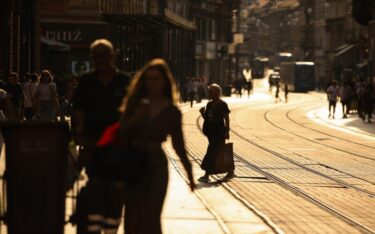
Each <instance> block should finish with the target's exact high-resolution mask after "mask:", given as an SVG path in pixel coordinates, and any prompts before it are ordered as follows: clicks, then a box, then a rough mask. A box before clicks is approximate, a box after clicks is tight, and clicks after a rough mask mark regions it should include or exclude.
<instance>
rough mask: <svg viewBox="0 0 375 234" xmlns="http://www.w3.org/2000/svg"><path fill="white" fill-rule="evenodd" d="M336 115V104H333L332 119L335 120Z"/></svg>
mask: <svg viewBox="0 0 375 234" xmlns="http://www.w3.org/2000/svg"><path fill="white" fill-rule="evenodd" d="M335 113H336V102H334V103H333V113H332V118H333V119H334V118H335Z"/></svg>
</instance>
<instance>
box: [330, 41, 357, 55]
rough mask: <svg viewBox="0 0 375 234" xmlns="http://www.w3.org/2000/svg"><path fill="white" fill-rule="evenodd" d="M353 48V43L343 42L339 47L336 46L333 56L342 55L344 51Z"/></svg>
mask: <svg viewBox="0 0 375 234" xmlns="http://www.w3.org/2000/svg"><path fill="white" fill-rule="evenodd" d="M353 48H354V45H348V44H345V45H342V46H340V47H338V48H337V49H336V53H335V55H334V56H335V57H338V56H340V55H343V54H345V53H346V52H348V51H350V50H351V49H353Z"/></svg>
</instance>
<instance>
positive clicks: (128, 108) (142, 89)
mask: <svg viewBox="0 0 375 234" xmlns="http://www.w3.org/2000/svg"><path fill="white" fill-rule="evenodd" d="M151 69H155V70H157V71H159V72H160V74H161V75H162V77H163V78H164V79H165V81H166V82H165V87H164V90H163V96H164V97H165V98H167V99H168V100H169V101H170V102H171V103H173V104H174V105H176V104H177V87H176V81H175V79H174V77H173V75H172V72H171V70H170V69H169V66H168V64H167V62H166V61H165V60H164V59H161V58H156V59H153V60H151V61H150V62H148V63H147V64H146V65H145V66H144V67H143V68H142V69H141V70H139V71H138V72H137V73H136V74H135V77H134V79H133V80H132V82H131V84H130V86H129V89H128V94H127V95H126V96H125V98H124V101H123V103H122V105H121V107H120V109H119V110H120V111H121V112H124V113H125V115H128V114H131V113H133V111H134V109H135V108H136V107H137V106H138V105H139V104H140V102H141V100H142V99H144V98H146V97H147V95H148V90H147V87H146V83H145V74H146V72H147V71H149V70H151Z"/></svg>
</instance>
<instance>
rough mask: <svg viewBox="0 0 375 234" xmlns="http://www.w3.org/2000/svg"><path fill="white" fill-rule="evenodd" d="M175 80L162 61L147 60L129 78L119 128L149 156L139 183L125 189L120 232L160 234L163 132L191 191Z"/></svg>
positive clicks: (164, 163) (165, 181)
mask: <svg viewBox="0 0 375 234" xmlns="http://www.w3.org/2000/svg"><path fill="white" fill-rule="evenodd" d="M176 92H177V91H176V83H175V80H174V78H173V76H172V74H171V72H170V70H169V67H168V65H167V63H166V62H165V61H164V60H163V59H154V60H152V61H150V62H149V63H148V64H146V65H145V66H144V67H143V68H142V69H141V70H140V71H139V72H138V73H137V74H136V75H135V78H134V79H133V81H132V83H131V85H130V88H129V90H128V94H127V96H126V97H125V99H124V102H123V105H122V106H121V108H120V110H121V111H122V112H123V114H122V117H121V118H120V132H121V134H122V136H123V137H124V139H125V143H128V144H132V145H133V146H136V147H137V148H138V149H140V150H141V151H142V152H143V154H146V155H148V159H147V165H146V167H145V169H144V171H142V172H136V173H141V174H142V177H141V179H140V182H138V183H137V184H136V185H132V186H127V187H126V189H125V193H126V194H125V233H127V234H143V233H147V234H159V233H162V231H161V223H160V214H161V212H162V208H163V203H164V198H165V195H166V191H167V184H168V160H167V158H166V156H165V154H164V152H163V150H162V148H161V144H162V142H164V141H165V140H166V138H167V136H168V135H171V137H172V144H173V148H174V149H175V151H176V153H177V155H178V156H179V158H180V159H181V162H182V164H183V166H184V168H185V170H186V173H187V175H188V179H189V181H190V188H191V190H194V188H195V183H194V180H193V174H192V168H191V163H190V162H189V160H188V157H187V154H186V149H185V145H184V138H183V133H182V126H181V112H180V110H179V109H178V107H177V103H176V102H177V93H176Z"/></svg>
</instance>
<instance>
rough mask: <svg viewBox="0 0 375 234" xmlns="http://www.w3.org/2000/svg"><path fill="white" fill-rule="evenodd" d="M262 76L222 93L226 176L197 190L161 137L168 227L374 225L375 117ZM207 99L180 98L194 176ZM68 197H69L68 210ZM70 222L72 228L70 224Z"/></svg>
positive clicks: (329, 228) (305, 229)
mask: <svg viewBox="0 0 375 234" xmlns="http://www.w3.org/2000/svg"><path fill="white" fill-rule="evenodd" d="M265 82H266V81H265V80H256V83H255V92H254V93H253V94H252V95H251V96H250V97H249V98H248V97H247V95H244V96H242V97H241V98H239V97H236V95H232V97H224V98H223V99H224V100H225V101H226V102H227V103H228V105H229V108H230V109H231V114H230V119H231V133H230V142H233V144H234V158H235V165H236V171H235V174H236V176H235V178H233V179H232V180H230V181H229V182H223V181H220V178H221V177H222V176H223V175H218V176H215V177H214V179H212V180H211V182H210V183H208V184H206V183H200V182H197V183H198V189H197V190H196V192H195V193H191V192H190V191H189V189H188V186H187V184H186V183H185V182H186V180H185V177H184V173H183V170H182V167H181V165H180V164H179V160H178V158H177V156H176V155H175V153H174V151H173V150H172V149H171V144H170V142H168V143H166V144H165V145H164V149H165V151H166V153H167V155H168V157H169V159H170V177H171V179H170V184H169V190H168V195H167V200H166V202H165V209H164V211H163V215H162V219H163V228H164V231H165V233H167V234H171V233H179V234H180V233H212V234H214V233H215V234H217V233H283V232H285V233H375V221H374V219H373V217H374V212H375V211H374V209H373V207H374V206H375V200H374V196H375V174H374V168H375V151H374V148H375V138H374V136H375V125H374V124H369V123H364V122H362V120H361V119H359V118H358V117H357V115H356V114H352V115H351V116H350V117H349V118H347V119H342V116H341V109H340V104H339V105H338V109H337V111H336V118H335V119H328V112H327V110H326V109H327V103H326V102H327V101H326V95H325V94H323V93H317V92H312V93H290V94H289V102H288V103H285V102H283V101H282V102H279V103H275V101H274V97H273V93H269V92H268V89H267V87H266V85H265ZM205 103H206V101H203V102H202V103H195V104H194V107H193V108H191V107H190V105H188V104H187V103H186V104H185V103H182V104H181V110H182V112H183V126H184V133H185V141H186V147H187V150H188V153H189V156H190V159H191V161H192V163H193V167H194V176H195V178H196V179H197V178H199V177H200V176H201V175H203V171H202V170H201V169H200V167H199V164H200V162H201V160H202V159H203V156H204V154H205V150H206V147H207V140H206V138H205V136H204V135H203V134H202V132H201V128H202V118H201V117H200V115H199V112H198V109H199V108H200V107H202V106H204V105H205ZM3 152H4V151H3ZM2 159H4V155H3V156H2ZM1 164H2V165H1V168H2V169H3V168H4V161H3V160H2V162H1ZM81 182H82V181H81ZM71 204H72V203H71V199H70V198H68V199H67V203H66V205H67V214H66V217H67V218H68V215H69V214H70V213H71V208H72V207H71ZM5 230H6V228H5V227H4V226H3V227H2V231H3V232H4V231H5ZM65 230H66V231H65V233H75V227H73V226H71V225H70V224H68V225H66V228H65ZM119 233H123V231H122V228H121V231H119Z"/></svg>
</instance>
